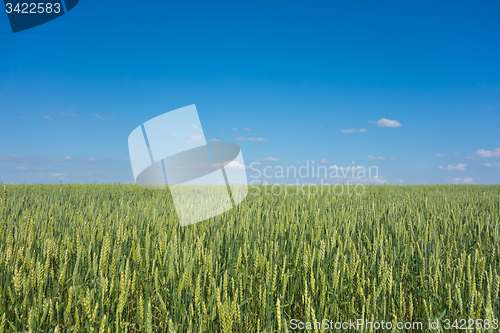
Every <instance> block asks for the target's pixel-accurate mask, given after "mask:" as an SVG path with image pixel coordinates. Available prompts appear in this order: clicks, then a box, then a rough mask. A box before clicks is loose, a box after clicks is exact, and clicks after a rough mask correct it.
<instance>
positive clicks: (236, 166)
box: [225, 161, 246, 170]
mask: <svg viewBox="0 0 500 333" xmlns="http://www.w3.org/2000/svg"><path fill="white" fill-rule="evenodd" d="M225 168H228V169H237V170H242V169H246V166H245V165H243V164H241V163H240V162H238V161H231V163H229V164H227V165H226V166H225Z"/></svg>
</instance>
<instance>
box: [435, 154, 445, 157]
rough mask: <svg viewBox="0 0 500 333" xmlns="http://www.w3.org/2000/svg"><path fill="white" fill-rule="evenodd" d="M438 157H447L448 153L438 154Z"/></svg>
mask: <svg viewBox="0 0 500 333" xmlns="http://www.w3.org/2000/svg"><path fill="white" fill-rule="evenodd" d="M436 157H446V154H436Z"/></svg>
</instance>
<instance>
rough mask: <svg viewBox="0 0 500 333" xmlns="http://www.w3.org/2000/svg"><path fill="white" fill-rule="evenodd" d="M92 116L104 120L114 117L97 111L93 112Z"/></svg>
mask: <svg viewBox="0 0 500 333" xmlns="http://www.w3.org/2000/svg"><path fill="white" fill-rule="evenodd" d="M93 115H94V117H96V118H98V119H101V120H106V119H113V118H114V117H105V116H102V115H100V114H97V113H93Z"/></svg>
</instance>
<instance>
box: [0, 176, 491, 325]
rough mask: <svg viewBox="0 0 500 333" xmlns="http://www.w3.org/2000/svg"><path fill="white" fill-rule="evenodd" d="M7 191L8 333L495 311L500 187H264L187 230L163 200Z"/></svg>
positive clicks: (111, 189)
mask: <svg viewBox="0 0 500 333" xmlns="http://www.w3.org/2000/svg"><path fill="white" fill-rule="evenodd" d="M324 189H325V188H323V190H324ZM6 190H7V200H6V201H5V208H4V207H2V208H1V211H0V219H1V223H0V238H1V239H0V279H1V283H0V318H1V325H0V330H1V331H4V332H14V331H19V332H21V331H23V332H24V331H28V330H29V331H32V332H55V331H59V332H65V331H72V332H77V331H79V332H125V331H128V332H132V331H140V332H166V331H168V332H262V331H265V332H274V331H278V330H285V329H286V327H287V326H288V327H289V321H290V319H292V318H294V319H298V320H302V321H315V320H317V321H320V320H322V319H323V318H328V319H329V320H333V321H346V320H347V321H348V320H349V319H352V320H355V319H357V318H365V319H367V320H368V319H372V320H373V319H375V320H384V321H391V322H395V321H409V320H420V321H423V322H424V323H427V320H429V319H431V320H432V319H433V320H435V319H436V318H439V317H441V318H442V319H445V318H451V319H460V318H465V319H468V318H482V319H487V318H488V319H493V318H496V317H497V316H498V313H499V311H500V299H499V284H500V260H499V259H500V258H499V253H500V242H499V239H500V187H499V186H447V185H438V186H367V187H366V192H365V193H364V195H362V196H357V195H351V196H349V195H347V194H344V195H342V196H336V195H333V194H328V191H323V193H322V191H321V190H322V188H316V187H313V188H312V189H311V193H308V191H307V190H306V191H305V193H304V194H303V193H301V192H300V191H299V192H298V194H297V192H296V190H295V188H293V187H290V188H288V190H289V191H288V192H289V194H290V193H293V194H294V195H285V194H282V195H280V196H272V195H267V196H266V195H264V193H265V192H266V191H267V192H268V193H271V187H270V186H268V187H265V186H261V187H258V188H257V189H255V188H252V189H251V190H250V193H249V195H248V197H247V199H246V200H245V201H243V202H242V203H241V204H240V205H238V206H237V207H236V208H235V209H233V210H230V211H228V212H226V213H224V214H222V215H220V216H217V217H215V218H212V219H210V220H208V221H204V222H201V223H197V224H194V225H191V226H187V227H184V228H181V227H179V225H178V220H177V217H176V214H175V209H174V206H173V202H172V199H171V196H170V194H169V192H168V190H167V191H165V190H145V189H141V188H139V187H135V186H129V185H95V184H94V185H7V187H6ZM257 192H259V193H260V194H259V195H256V194H257ZM351 193H354V191H351ZM2 206H3V205H2ZM278 320H279V322H278Z"/></svg>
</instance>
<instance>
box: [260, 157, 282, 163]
mask: <svg viewBox="0 0 500 333" xmlns="http://www.w3.org/2000/svg"><path fill="white" fill-rule="evenodd" d="M277 160H278V159H277V158H276V157H272V156H269V157H266V158H263V159H261V160H260V161H273V162H276V161H277Z"/></svg>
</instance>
